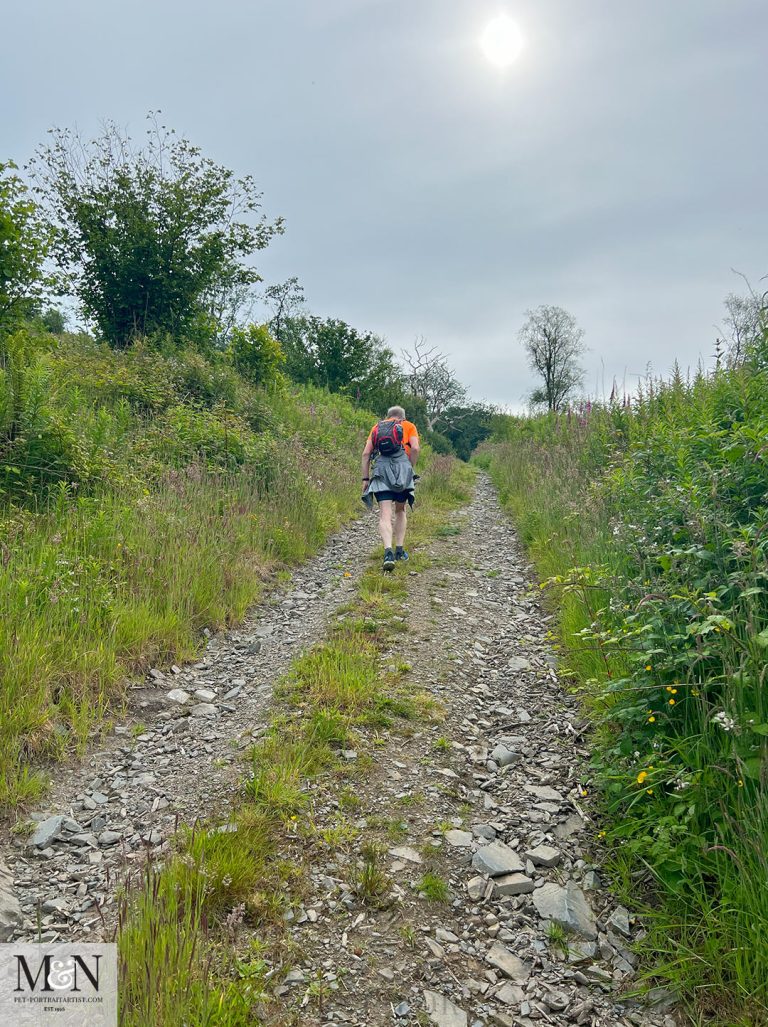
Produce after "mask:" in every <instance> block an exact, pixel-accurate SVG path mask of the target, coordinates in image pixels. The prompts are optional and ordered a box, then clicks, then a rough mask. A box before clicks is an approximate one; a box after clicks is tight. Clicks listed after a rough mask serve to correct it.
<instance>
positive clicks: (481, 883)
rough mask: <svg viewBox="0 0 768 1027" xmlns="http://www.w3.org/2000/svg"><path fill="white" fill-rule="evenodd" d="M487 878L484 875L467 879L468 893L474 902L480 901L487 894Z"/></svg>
mask: <svg viewBox="0 0 768 1027" xmlns="http://www.w3.org/2000/svg"><path fill="white" fill-rule="evenodd" d="M485 888H486V880H485V878H484V877H473V878H472V880H471V881H467V895H469V897H470V899H472V901H473V902H479V901H480V899H482V897H483V895H485Z"/></svg>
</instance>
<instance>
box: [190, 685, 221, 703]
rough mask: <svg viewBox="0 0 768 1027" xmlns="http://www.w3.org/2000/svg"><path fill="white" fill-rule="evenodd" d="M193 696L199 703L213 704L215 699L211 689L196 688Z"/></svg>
mask: <svg viewBox="0 0 768 1027" xmlns="http://www.w3.org/2000/svg"><path fill="white" fill-rule="evenodd" d="M193 695H194V697H195V699H199V700H200V702H213V700H214V699H215V698H216V693H215V692H214V690H213V689H212V688H196V689H195V691H194V692H193Z"/></svg>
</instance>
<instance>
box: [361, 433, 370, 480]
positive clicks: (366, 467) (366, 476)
mask: <svg viewBox="0 0 768 1027" xmlns="http://www.w3.org/2000/svg"><path fill="white" fill-rule="evenodd" d="M371 453H373V445H372V443H371V440H370V439H368V441H367V442H366V444H365V449H364V450H363V459H362V461H361V467H362V471H363V491H365V489H366V488H367V486H368V481H369V480H370V475H371Z"/></svg>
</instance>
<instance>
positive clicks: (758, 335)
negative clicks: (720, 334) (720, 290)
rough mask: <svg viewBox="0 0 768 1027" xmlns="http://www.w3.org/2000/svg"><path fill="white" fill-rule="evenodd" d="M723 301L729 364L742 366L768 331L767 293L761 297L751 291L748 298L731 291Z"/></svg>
mask: <svg viewBox="0 0 768 1027" xmlns="http://www.w3.org/2000/svg"><path fill="white" fill-rule="evenodd" d="M724 302H725V309H726V316H725V318H724V321H723V326H724V328H725V333H726V338H725V343H726V346H727V352H728V362H729V363H730V364H740V363H741V362H742V361H743V360H744V359H745V357H747V356H748V354H749V353H750V352H751V351H753V350H754V349H755V347H756V346H757V345H758V344H759V343H760V342H761V340H762V339H763V337H764V336H765V334H766V332H767V331H768V292H765V293H763V294H762V295H759V294H758V293H756V292H754V291H753V290H752V289H751V288H750V291H749V295H747V296H737V295H736V293H733V292H731V293H729V294H728V295H727V296H726V298H725V301H724Z"/></svg>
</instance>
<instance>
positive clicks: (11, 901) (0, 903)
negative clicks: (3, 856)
mask: <svg viewBox="0 0 768 1027" xmlns="http://www.w3.org/2000/svg"><path fill="white" fill-rule="evenodd" d="M23 920H24V917H23V914H22V912H21V906H20V905H19V900H18V899H17V898H16V895H15V893H14V890H13V877H12V876H11V873H10V871H9V870H8V868H7V867H6V865H5V864H4V863H3V862H2V861H0V942H2V941H9V940H10V938H11V936H12V935H13V932H14V931H15V930H16V928H17V927H20V926H21V924H22V923H23Z"/></svg>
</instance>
